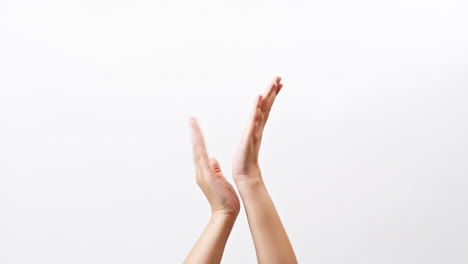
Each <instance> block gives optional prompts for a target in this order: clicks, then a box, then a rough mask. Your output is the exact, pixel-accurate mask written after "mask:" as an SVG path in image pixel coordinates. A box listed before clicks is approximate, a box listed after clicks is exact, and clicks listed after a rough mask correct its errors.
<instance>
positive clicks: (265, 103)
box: [232, 76, 283, 182]
mask: <svg viewBox="0 0 468 264" xmlns="http://www.w3.org/2000/svg"><path fill="white" fill-rule="evenodd" d="M280 82H281V77H279V76H277V77H275V78H274V79H273V81H272V82H271V83H270V84H269V85H268V86H267V88H266V90H265V92H264V93H263V95H258V96H257V98H256V100H255V104H254V108H253V110H252V114H251V116H250V120H249V123H248V124H247V127H246V128H245V130H244V133H243V135H242V139H241V142H240V144H239V146H238V148H237V151H236V154H235V155H234V160H233V164H232V177H233V178H234V180H235V181H236V182H238V181H243V180H262V179H261V173H260V167H259V165H258V152H259V150H260V144H261V141H262V134H263V129H264V128H265V124H266V122H267V120H268V116H269V114H270V110H271V107H272V105H273V103H274V101H275V98H276V96H277V95H278V93H279V92H280V90H281V88H282V87H283V84H282V83H280Z"/></svg>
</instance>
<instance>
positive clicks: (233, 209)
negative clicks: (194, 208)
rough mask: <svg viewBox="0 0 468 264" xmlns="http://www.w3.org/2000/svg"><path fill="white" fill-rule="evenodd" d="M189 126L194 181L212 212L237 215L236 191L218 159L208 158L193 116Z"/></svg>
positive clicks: (238, 207)
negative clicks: (194, 168)
mask: <svg viewBox="0 0 468 264" xmlns="http://www.w3.org/2000/svg"><path fill="white" fill-rule="evenodd" d="M190 127H191V129H192V143H193V156H194V162H195V167H196V181H197V184H198V186H200V188H201V189H202V191H203V193H204V194H205V196H206V198H207V199H208V202H209V203H210V205H211V211H212V214H213V215H217V214H220V215H229V216H234V217H237V215H238V214H239V210H240V203H239V198H238V196H237V193H236V191H235V190H234V188H233V187H232V185H231V184H230V183H229V182H228V181H227V180H226V178H225V177H224V175H223V173H222V172H221V168H220V166H219V163H218V161H217V160H216V159H214V158H208V153H207V151H206V146H205V142H204V139H203V135H202V133H201V129H200V126H199V125H198V122H197V120H196V119H195V118H190Z"/></svg>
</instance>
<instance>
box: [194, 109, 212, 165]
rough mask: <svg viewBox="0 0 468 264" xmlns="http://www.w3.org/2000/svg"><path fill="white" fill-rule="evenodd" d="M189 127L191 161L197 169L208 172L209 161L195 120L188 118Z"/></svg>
mask: <svg viewBox="0 0 468 264" xmlns="http://www.w3.org/2000/svg"><path fill="white" fill-rule="evenodd" d="M190 127H191V129H192V144H193V160H194V162H195V166H196V167H197V169H200V170H202V171H204V172H205V173H203V174H206V172H209V170H210V167H209V159H208V153H207V151H206V146H205V141H204V139H203V135H202V132H201V129H200V126H199V125H198V122H197V119H196V118H194V117H190Z"/></svg>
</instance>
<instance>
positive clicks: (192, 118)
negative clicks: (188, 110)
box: [188, 116, 197, 127]
mask: <svg viewBox="0 0 468 264" xmlns="http://www.w3.org/2000/svg"><path fill="white" fill-rule="evenodd" d="M188 120H189V125H190V126H192V127H193V126H194V125H195V124H196V123H197V118H196V117H195V116H189V118H188Z"/></svg>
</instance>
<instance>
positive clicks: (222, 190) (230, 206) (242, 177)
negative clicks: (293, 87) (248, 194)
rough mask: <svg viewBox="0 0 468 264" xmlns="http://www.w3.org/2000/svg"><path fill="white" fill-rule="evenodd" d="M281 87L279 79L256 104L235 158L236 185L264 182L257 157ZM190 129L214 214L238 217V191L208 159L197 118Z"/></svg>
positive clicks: (199, 180)
mask: <svg viewBox="0 0 468 264" xmlns="http://www.w3.org/2000/svg"><path fill="white" fill-rule="evenodd" d="M282 87H283V84H282V83H281V77H279V76H278V77H276V78H274V79H273V81H272V82H271V83H270V84H269V85H268V86H267V88H266V90H265V92H264V93H263V94H262V95H258V96H257V98H256V100H255V103H254V107H253V110H252V113H251V116H250V120H249V122H248V124H247V127H246V128H245V130H244V133H243V135H242V138H241V142H240V144H239V146H238V148H237V151H236V154H235V155H234V160H233V164H232V177H233V179H234V181H235V182H236V183H238V182H243V181H253V182H258V181H260V182H262V178H261V173H260V167H259V164H258V153H259V150H260V144H261V140H262V135H263V130H264V128H265V124H266V122H267V120H268V116H269V113H270V110H271V107H272V105H273V103H274V101H275V98H276V96H277V95H278V93H279V92H280V90H281V88H282ZM190 126H191V128H192V142H193V156H194V162H195V167H196V181H197V184H198V186H200V188H201V189H202V191H203V193H204V194H205V196H206V198H207V199H208V202H209V203H210V205H211V210H212V214H213V215H216V214H220V215H227V216H233V217H237V215H238V213H239V210H240V201H239V197H238V195H237V193H236V191H235V190H234V188H233V186H232V185H231V184H230V183H229V182H228V181H227V179H226V177H225V176H224V174H223V172H222V171H221V168H220V165H219V163H218V161H217V160H216V159H214V158H210V157H209V156H208V152H207V150H206V146H205V142H204V139H203V135H202V132H201V129H200V126H199V125H198V122H197V120H196V119H195V118H191V119H190Z"/></svg>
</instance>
